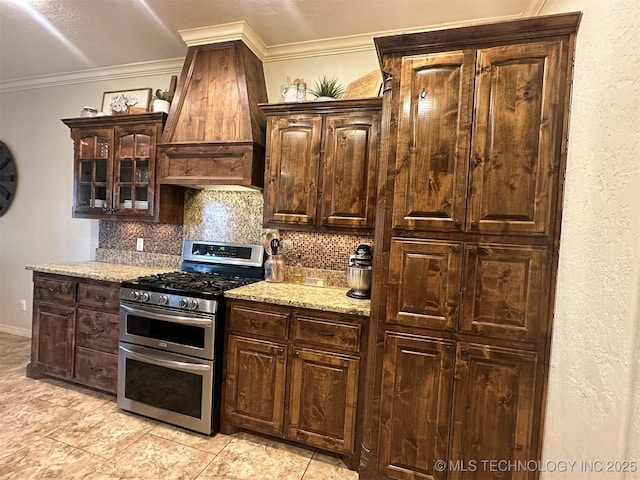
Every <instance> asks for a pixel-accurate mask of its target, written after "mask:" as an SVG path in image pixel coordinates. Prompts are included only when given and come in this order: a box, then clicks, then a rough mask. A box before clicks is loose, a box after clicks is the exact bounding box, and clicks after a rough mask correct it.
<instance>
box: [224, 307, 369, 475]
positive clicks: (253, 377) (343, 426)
mask: <svg viewBox="0 0 640 480" xmlns="http://www.w3.org/2000/svg"><path fill="white" fill-rule="evenodd" d="M227 308H228V310H227V312H228V317H227V330H228V335H227V339H226V345H227V348H226V354H225V384H224V392H223V396H224V409H223V413H222V417H223V418H222V431H223V432H226V433H229V432H231V431H233V430H234V429H237V428H244V429H248V430H253V431H257V432H263V433H267V434H270V435H274V436H277V437H281V438H287V439H290V440H294V441H297V442H300V443H303V444H305V445H307V446H311V447H318V448H321V449H324V450H328V451H331V452H335V453H338V454H341V455H343V456H344V459H345V461H346V462H347V464H349V465H350V466H351V467H352V468H355V466H356V465H357V462H358V458H359V449H358V448H356V446H357V445H358V439H359V435H358V434H357V432H358V429H357V423H358V421H359V414H358V410H357V406H358V401H359V399H360V396H361V388H360V385H361V381H362V378H363V376H362V374H361V370H362V368H363V366H364V362H363V358H362V354H361V352H360V349H361V344H362V340H361V339H362V336H363V333H364V331H363V318H362V317H354V316H351V315H344V314H336V313H329V312H320V311H310V310H304V309H298V308H289V307H281V306H275V305H268V304H263V303H254V302H245V301H239V300H231V301H228V307H227Z"/></svg>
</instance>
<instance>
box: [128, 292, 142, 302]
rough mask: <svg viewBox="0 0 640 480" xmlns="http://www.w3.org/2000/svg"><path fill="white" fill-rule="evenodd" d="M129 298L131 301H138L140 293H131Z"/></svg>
mask: <svg viewBox="0 0 640 480" xmlns="http://www.w3.org/2000/svg"><path fill="white" fill-rule="evenodd" d="M130 298H131V300H139V299H140V292H131V295H130Z"/></svg>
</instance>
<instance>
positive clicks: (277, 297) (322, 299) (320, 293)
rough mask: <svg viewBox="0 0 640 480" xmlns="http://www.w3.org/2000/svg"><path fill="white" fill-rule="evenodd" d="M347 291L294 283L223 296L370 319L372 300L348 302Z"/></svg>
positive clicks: (263, 284)
mask: <svg viewBox="0 0 640 480" xmlns="http://www.w3.org/2000/svg"><path fill="white" fill-rule="evenodd" d="M347 290H349V289H348V288H342V287H311V286H306V285H296V284H293V283H272V282H257V283H252V284H250V285H245V286H244V287H239V288H234V289H233V290H228V291H226V292H225V293H224V296H225V297H227V298H235V299H238V300H250V301H254V302H263V303H274V304H277V305H286V306H290V307H301V308H310V309H313V310H324V311H327V312H338V313H348V314H351V315H360V316H365V317H368V316H369V314H370V311H371V300H356V299H353V298H349V297H347V296H346V295H345V294H346V293H347Z"/></svg>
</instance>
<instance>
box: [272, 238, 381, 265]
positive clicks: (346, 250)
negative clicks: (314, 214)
mask: <svg viewBox="0 0 640 480" xmlns="http://www.w3.org/2000/svg"><path fill="white" fill-rule="evenodd" d="M280 240H281V241H282V242H283V244H284V248H283V251H282V253H283V254H284V255H285V263H286V264H287V265H295V264H296V263H297V262H298V261H300V263H301V264H302V266H303V267H309V268H321V269H325V270H344V269H345V268H346V267H347V265H348V263H349V255H351V254H353V253H354V252H355V249H356V247H357V246H358V245H359V244H360V243H364V242H367V243H373V236H365V235H344V234H333V233H312V232H309V233H307V232H290V231H285V230H281V231H280ZM374 248H375V246H374ZM298 255H299V256H300V260H298Z"/></svg>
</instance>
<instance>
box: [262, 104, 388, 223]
mask: <svg viewBox="0 0 640 480" xmlns="http://www.w3.org/2000/svg"><path fill="white" fill-rule="evenodd" d="M380 104H381V100H380V99H379V98H371V99H364V100H341V101H334V102H309V103H295V104H292V103H283V104H271V105H261V108H262V109H263V110H264V111H265V113H266V114H267V155H266V157H267V162H266V165H267V166H266V171H265V211H264V224H265V225H267V226H270V227H275V228H285V229H287V228H289V229H303V230H304V229H307V230H326V229H328V230H334V229H335V230H345V229H347V230H349V229H356V230H362V229H365V230H367V229H369V230H371V229H372V228H373V223H374V207H375V205H374V203H375V189H376V178H377V158H378V141H379V140H378V139H379V129H380Z"/></svg>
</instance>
